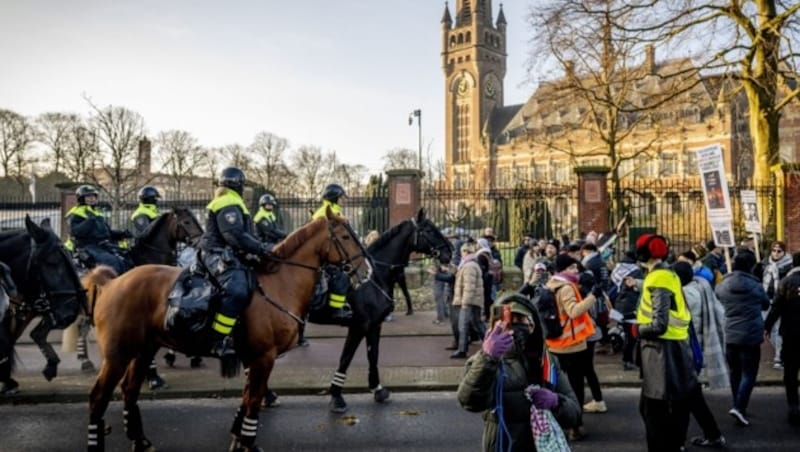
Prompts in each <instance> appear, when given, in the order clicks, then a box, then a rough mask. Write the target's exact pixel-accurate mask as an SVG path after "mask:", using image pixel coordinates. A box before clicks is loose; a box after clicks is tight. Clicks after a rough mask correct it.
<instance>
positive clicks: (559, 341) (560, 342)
mask: <svg viewBox="0 0 800 452" xmlns="http://www.w3.org/2000/svg"><path fill="white" fill-rule="evenodd" d="M570 287H572V290H573V291H575V298H576V299H577V301H578V303H580V302H581V301H582V300H583V297H581V292H580V291H579V290H578V287H577V286H576V285H575V284H570ZM563 288H564V286H562V287H561V288H559V289H558V290H561V289H563ZM556 307H558V299H557V297H556ZM558 318H559V320H560V321H561V325H562V327H563V331H562V333H561V336H559V337H557V338H555V339H547V341H546V342H547V346H548V347H549V348H550V349H551V350H553V351H555V352H558V350H560V349H565V348H567V347H571V346H573V345H575V344H577V343H580V342H583V341H585V340H586V339H588V338H590V337H591V336H592V335H593V334H594V322H592V318H591V317H590V316H589V312H584V313H583V314H581V315H579V316H578V317H576V318H574V319H571V318H569V316H568V315H567V313H565V312H564V311H563V310H561V309H560V308H559V309H558Z"/></svg>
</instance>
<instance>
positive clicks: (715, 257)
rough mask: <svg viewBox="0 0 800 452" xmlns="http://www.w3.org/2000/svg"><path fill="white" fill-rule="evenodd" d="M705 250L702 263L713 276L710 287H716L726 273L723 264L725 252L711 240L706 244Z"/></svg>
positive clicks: (726, 270)
mask: <svg viewBox="0 0 800 452" xmlns="http://www.w3.org/2000/svg"><path fill="white" fill-rule="evenodd" d="M706 250H707V254H706V255H705V257H703V261H702V262H703V265H705V266H706V267H708V269H709V270H711V273H712V274H713V275H714V280H713V281H712V282H711V286H712V287H716V285H717V284H719V283H720V281H722V277H723V275H725V274H726V273H728V267H727V265H726V264H725V251H724V250H723V249H722V248H720V247H718V246H717V244H716V243H715V242H714V241H713V240H709V241H708V242H706Z"/></svg>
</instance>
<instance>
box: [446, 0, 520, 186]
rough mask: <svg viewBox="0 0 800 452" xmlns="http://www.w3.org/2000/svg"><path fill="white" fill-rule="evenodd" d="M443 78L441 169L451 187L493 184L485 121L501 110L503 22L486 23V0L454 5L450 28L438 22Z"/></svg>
mask: <svg viewBox="0 0 800 452" xmlns="http://www.w3.org/2000/svg"><path fill="white" fill-rule="evenodd" d="M442 68H443V70H444V76H445V139H446V146H445V149H446V152H445V166H446V168H447V181H448V184H449V185H450V186H451V187H454V188H487V187H492V186H494V185H495V183H494V182H495V181H493V180H491V178H492V177H494V176H493V174H494V173H495V171H494V169H493V166H494V155H493V154H494V152H493V150H492V140H491V137H490V136H488V134H490V133H491V127H490V125H491V124H490V119H491V117H492V112H493V111H494V110H495V108H500V107H502V106H503V79H504V78H505V75H506V18H505V15H504V14H503V6H502V5H500V12H499V13H498V16H497V22H496V23H495V22H493V21H492V0H456V10H455V23H454V22H453V18H452V16H451V15H450V9H449V8H448V6H447V4H445V8H444V16H443V17H442Z"/></svg>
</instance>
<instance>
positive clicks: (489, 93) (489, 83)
mask: <svg viewBox="0 0 800 452" xmlns="http://www.w3.org/2000/svg"><path fill="white" fill-rule="evenodd" d="M497 91H498V86H497V81H496V80H495V79H494V77H489V78H487V79H486V83H485V84H484V86H483V92H484V94H486V97H488V98H489V99H494V98H495V97H496V96H497Z"/></svg>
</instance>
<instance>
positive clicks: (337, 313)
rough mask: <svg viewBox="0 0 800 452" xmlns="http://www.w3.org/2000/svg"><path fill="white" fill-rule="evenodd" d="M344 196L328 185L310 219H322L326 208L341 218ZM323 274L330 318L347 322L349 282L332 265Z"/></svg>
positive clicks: (349, 310)
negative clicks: (326, 281) (320, 202)
mask: <svg viewBox="0 0 800 452" xmlns="http://www.w3.org/2000/svg"><path fill="white" fill-rule="evenodd" d="M345 196H347V194H346V193H345V191H344V188H342V186H341V185H339V184H329V185H328V186H327V187H325V190H323V191H322V205H321V206H320V207H319V208H318V209H317V210H316V211H315V212H314V213H313V214H312V215H311V219H312V220H316V219H317V218H324V217H325V212H326V210H327V209H328V208H330V209H331V212H332V213H334V214H336V215H339V216H342V207H341V206H340V205H339V199H341V198H343V197H345ZM325 273H327V275H328V306H329V307H330V308H332V310H333V313H332V315H331V317H332V319H333V320H334V321H336V322H340V323H344V322H347V321H349V320H350V319H351V318H352V317H353V311H352V310H351V309H350V305H349V304H347V300H346V297H347V291H348V289H349V288H350V281H349V279H348V277H347V275H346V274H345V273H344V272H343V271H342V269H340V268H339V267H335V266H333V265H328V266H326V268H325Z"/></svg>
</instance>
